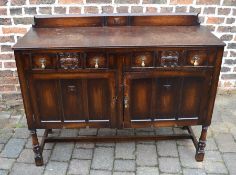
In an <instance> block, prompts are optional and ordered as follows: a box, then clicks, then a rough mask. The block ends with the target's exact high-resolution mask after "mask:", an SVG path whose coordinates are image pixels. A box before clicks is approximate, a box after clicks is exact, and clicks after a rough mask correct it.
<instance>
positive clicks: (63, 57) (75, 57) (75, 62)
mask: <svg viewBox="0 0 236 175" xmlns="http://www.w3.org/2000/svg"><path fill="white" fill-rule="evenodd" d="M58 67H59V68H60V69H65V70H67V69H78V68H82V60H81V58H80V54H79V53H59V54H58Z"/></svg>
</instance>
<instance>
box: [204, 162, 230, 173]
mask: <svg viewBox="0 0 236 175" xmlns="http://www.w3.org/2000/svg"><path fill="white" fill-rule="evenodd" d="M204 167H205V170H206V172H207V173H213V174H214V173H218V174H220V173H221V174H227V173H228V171H227V169H226V167H225V165H224V163H223V162H211V161H209V162H205V163H204Z"/></svg>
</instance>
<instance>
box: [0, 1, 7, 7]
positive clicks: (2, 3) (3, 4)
mask: <svg viewBox="0 0 236 175" xmlns="http://www.w3.org/2000/svg"><path fill="white" fill-rule="evenodd" d="M7 2H8V0H1V1H0V6H5V5H7Z"/></svg>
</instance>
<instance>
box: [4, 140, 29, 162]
mask: <svg viewBox="0 0 236 175" xmlns="http://www.w3.org/2000/svg"><path fill="white" fill-rule="evenodd" d="M25 141H26V140H25V139H15V138H14V139H10V140H9V142H8V143H7V144H6V146H5V148H4V149H3V151H2V152H1V154H0V156H1V157H7V158H17V157H18V156H19V155H20V153H21V151H22V149H23V147H24V145H25Z"/></svg>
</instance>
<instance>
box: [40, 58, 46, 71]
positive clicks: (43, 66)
mask: <svg viewBox="0 0 236 175" xmlns="http://www.w3.org/2000/svg"><path fill="white" fill-rule="evenodd" d="M39 62H40V64H41V69H45V68H46V59H45V58H40V60H39Z"/></svg>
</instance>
